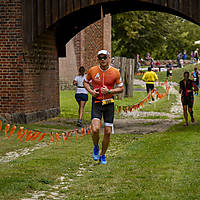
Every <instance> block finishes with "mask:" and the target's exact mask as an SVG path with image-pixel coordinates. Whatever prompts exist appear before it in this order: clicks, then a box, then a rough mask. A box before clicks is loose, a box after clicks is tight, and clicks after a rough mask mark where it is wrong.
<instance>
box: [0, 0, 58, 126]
mask: <svg viewBox="0 0 200 200" xmlns="http://www.w3.org/2000/svg"><path fill="white" fill-rule="evenodd" d="M22 2H23V1H21V0H15V1H10V0H1V1H0V113H1V115H0V118H1V119H5V118H6V119H7V120H9V121H14V122H21V123H24V122H31V121H38V120H40V119H45V118H47V117H51V116H56V115H57V114H58V113H59V89H58V88H59V84H58V79H59V78H58V73H59V72H58V59H57V50H56V42H55V34H54V33H52V32H50V31H48V32H47V33H46V35H45V36H44V37H43V38H42V37H41V40H40V41H38V42H37V44H34V48H33V49H32V51H31V52H27V51H26V50H25V49H24V48H23V47H24V44H23V34H24V33H23V17H22V16H23V10H22V9H23V5H22Z"/></svg>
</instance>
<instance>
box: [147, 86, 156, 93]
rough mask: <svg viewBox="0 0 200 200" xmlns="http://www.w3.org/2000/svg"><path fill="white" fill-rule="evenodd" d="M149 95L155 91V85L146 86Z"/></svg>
mask: <svg viewBox="0 0 200 200" xmlns="http://www.w3.org/2000/svg"><path fill="white" fill-rule="evenodd" d="M146 89H147V93H149V92H151V91H152V90H153V89H154V84H146Z"/></svg>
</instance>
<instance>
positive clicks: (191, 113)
mask: <svg viewBox="0 0 200 200" xmlns="http://www.w3.org/2000/svg"><path fill="white" fill-rule="evenodd" d="M188 112H189V113H190V117H191V121H192V122H194V116H193V110H192V108H188Z"/></svg>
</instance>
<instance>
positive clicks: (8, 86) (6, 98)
mask: <svg viewBox="0 0 200 200" xmlns="http://www.w3.org/2000/svg"><path fill="white" fill-rule="evenodd" d="M22 34H23V33H22V3H21V1H20V0H16V1H14V3H13V1H10V0H4V1H0V113H14V112H24V103H25V102H24V93H23V91H24V87H23V77H24V76H23V40H22Z"/></svg>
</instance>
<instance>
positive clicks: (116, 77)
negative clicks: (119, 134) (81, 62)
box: [84, 50, 123, 164]
mask: <svg viewBox="0 0 200 200" xmlns="http://www.w3.org/2000/svg"><path fill="white" fill-rule="evenodd" d="M98 61H99V63H100V66H94V67H91V68H90V69H89V71H88V74H87V76H86V78H85V81H84V86H85V88H86V89H87V91H88V92H89V93H90V94H91V95H92V96H93V101H92V114H91V115H92V116H91V118H92V132H93V143H94V151H93V159H94V160H96V161H97V160H100V163H101V164H106V163H107V162H106V158H105V153H106V150H107V148H108V145H109V141H110V134H111V132H112V126H113V120H114V98H113V96H114V94H117V93H121V92H123V82H122V80H121V78H120V72H119V71H118V70H117V69H116V68H114V67H112V66H110V56H109V52H108V51H106V50H101V51H99V52H98ZM90 81H92V87H93V89H91V88H90V85H89V82H90ZM114 86H116V87H115V88H114ZM102 116H103V119H104V139H103V142H102V152H101V155H100V158H99V149H100V147H99V130H100V120H101V119H102Z"/></svg>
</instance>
